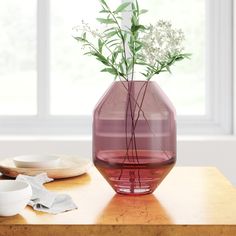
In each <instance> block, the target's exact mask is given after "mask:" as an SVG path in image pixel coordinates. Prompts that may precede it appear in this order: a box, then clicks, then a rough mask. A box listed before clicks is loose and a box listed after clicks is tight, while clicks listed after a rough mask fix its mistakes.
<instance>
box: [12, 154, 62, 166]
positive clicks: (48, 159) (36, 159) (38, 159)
mask: <svg viewBox="0 0 236 236" xmlns="http://www.w3.org/2000/svg"><path fill="white" fill-rule="evenodd" d="M13 161H14V163H15V165H16V167H19V168H56V167H57V166H58V165H59V163H60V157H59V156H52V155H23V156H16V157H14V158H13Z"/></svg>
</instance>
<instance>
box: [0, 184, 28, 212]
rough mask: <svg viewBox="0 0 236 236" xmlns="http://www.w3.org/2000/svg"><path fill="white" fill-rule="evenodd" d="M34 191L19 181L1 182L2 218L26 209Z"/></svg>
mask: <svg viewBox="0 0 236 236" xmlns="http://www.w3.org/2000/svg"><path fill="white" fill-rule="evenodd" d="M31 196H32V189H31V187H30V185H29V184H28V183H26V182H23V181H19V180H0V216H13V215H16V214H18V213H19V212H20V211H21V210H23V209H24V208H25V206H26V205H27V204H28V202H29V200H30V198H31Z"/></svg>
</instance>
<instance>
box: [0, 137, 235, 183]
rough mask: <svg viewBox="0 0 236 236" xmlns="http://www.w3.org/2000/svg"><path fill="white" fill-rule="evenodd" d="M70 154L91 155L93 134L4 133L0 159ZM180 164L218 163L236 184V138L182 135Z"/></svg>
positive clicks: (86, 156) (212, 164)
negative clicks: (47, 135)
mask: <svg viewBox="0 0 236 236" xmlns="http://www.w3.org/2000/svg"><path fill="white" fill-rule="evenodd" d="M38 153H40V154H68V155H78V156H80V157H85V158H92V157H91V139H90V138H89V137H81V138H78V137H61V138H56V137H25V138H24V137H21V138H19V137H15V138H14V137H9V138H7V137H4V138H2V139H0V159H3V158H7V157H11V156H15V155H21V154H38ZM177 165H179V166H216V167H217V168H218V169H219V170H220V171H221V172H222V173H223V174H224V175H225V176H226V177H227V178H228V179H229V180H230V181H231V182H232V183H233V184H234V185H235V186H236V138H234V137H233V136H225V137H223V136H220V137H179V138H178V154H177Z"/></svg>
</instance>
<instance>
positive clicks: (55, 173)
mask: <svg viewBox="0 0 236 236" xmlns="http://www.w3.org/2000/svg"><path fill="white" fill-rule="evenodd" d="M91 166H92V162H91V161H90V160H86V159H81V158H79V157H78V156H70V157H68V156H60V163H59V165H58V166H57V167H56V168H18V167H16V166H15V163H14V161H13V158H9V159H5V160H3V161H0V172H2V174H3V175H6V176H9V177H13V178H15V177H16V176H17V175H19V174H25V175H31V176H35V175H37V174H39V173H43V172H46V173H47V175H48V177H50V178H53V179H62V178H69V177H75V176H78V175H82V174H84V173H86V172H87V171H88V169H89V168H90V167H91Z"/></svg>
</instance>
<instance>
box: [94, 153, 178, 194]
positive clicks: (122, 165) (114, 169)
mask: <svg viewBox="0 0 236 236" xmlns="http://www.w3.org/2000/svg"><path fill="white" fill-rule="evenodd" d="M94 164H95V166H96V167H97V169H98V170H99V171H100V173H101V174H102V175H103V176H104V178H105V179H106V180H107V181H108V182H109V184H110V185H111V186H112V188H113V189H114V190H115V191H116V192H117V193H120V194H127V195H143V194H149V193H152V192H153V191H154V190H155V189H156V188H157V186H158V185H159V184H160V183H161V182H162V180H163V179H164V178H165V176H166V175H167V174H168V173H169V172H170V170H171V169H172V167H173V166H174V164H175V156H173V153H171V152H168V151H148V150H136V151H135V150H131V151H129V153H127V151H126V150H107V151H102V152H99V153H98V156H97V157H96V159H95V161H94Z"/></svg>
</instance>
